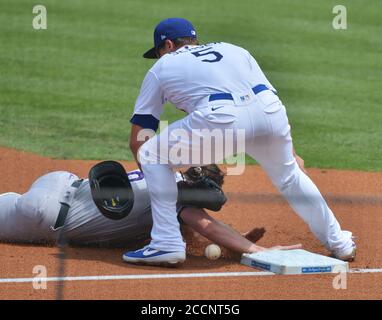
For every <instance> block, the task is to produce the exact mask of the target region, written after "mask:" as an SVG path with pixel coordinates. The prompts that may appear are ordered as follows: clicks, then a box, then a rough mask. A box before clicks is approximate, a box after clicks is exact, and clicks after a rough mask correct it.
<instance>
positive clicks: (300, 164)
mask: <svg viewBox="0 0 382 320" xmlns="http://www.w3.org/2000/svg"><path fill="white" fill-rule="evenodd" d="M294 157H295V158H296V161H297V164H298V166H299V167H300V169H301V170H302V171H303V172H304V173H305V174H308V172H307V171H306V169H305V161H304V159H303V158H301V157H300V156H299V155H298V154H295V155H294Z"/></svg>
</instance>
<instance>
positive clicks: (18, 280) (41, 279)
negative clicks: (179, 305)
mask: <svg viewBox="0 0 382 320" xmlns="http://www.w3.org/2000/svg"><path fill="white" fill-rule="evenodd" d="M349 273H382V268H380V269H350V270H349ZM274 275H276V274H274V273H273V272H259V271H254V272H249V271H247V272H205V273H161V274H128V275H108V276H76V277H37V276H36V277H34V278H0V283H30V282H32V283H33V282H58V281H107V280H146V279H179V278H214V277H215V278H216V277H258V276H274Z"/></svg>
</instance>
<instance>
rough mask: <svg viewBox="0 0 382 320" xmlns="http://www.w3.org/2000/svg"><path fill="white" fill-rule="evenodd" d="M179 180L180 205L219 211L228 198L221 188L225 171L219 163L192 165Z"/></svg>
mask: <svg viewBox="0 0 382 320" xmlns="http://www.w3.org/2000/svg"><path fill="white" fill-rule="evenodd" d="M182 175H183V181H180V182H178V205H180V206H183V207H185V206H190V207H198V208H205V209H209V210H212V211H219V210H220V209H221V207H222V206H223V205H224V204H225V203H226V201H227V198H226V197H225V195H224V192H223V190H222V188H221V186H222V185H223V182H224V173H223V171H221V170H220V169H219V167H218V166H217V165H208V166H202V167H191V168H189V169H188V170H187V171H186V172H184V173H182Z"/></svg>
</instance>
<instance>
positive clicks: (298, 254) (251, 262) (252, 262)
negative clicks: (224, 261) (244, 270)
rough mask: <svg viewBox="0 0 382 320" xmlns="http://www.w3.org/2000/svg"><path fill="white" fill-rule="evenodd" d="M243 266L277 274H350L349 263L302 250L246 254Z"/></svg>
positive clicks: (243, 256)
mask: <svg viewBox="0 0 382 320" xmlns="http://www.w3.org/2000/svg"><path fill="white" fill-rule="evenodd" d="M241 264H244V265H246V266H249V267H252V268H256V269H261V270H267V271H270V272H273V273H276V274H312V273H314V274H316V273H338V272H348V271H349V264H348V263H347V262H344V261H341V260H338V259H334V258H330V257H326V256H323V255H320V254H316V253H312V252H309V251H306V250H302V249H296V250H269V251H262V252H257V253H251V254H250V253H244V254H243V255H242V257H241Z"/></svg>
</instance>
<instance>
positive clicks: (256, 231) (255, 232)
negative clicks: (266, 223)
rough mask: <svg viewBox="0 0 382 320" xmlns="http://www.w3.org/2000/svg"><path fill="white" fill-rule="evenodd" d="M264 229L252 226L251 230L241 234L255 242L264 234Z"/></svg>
mask: <svg viewBox="0 0 382 320" xmlns="http://www.w3.org/2000/svg"><path fill="white" fill-rule="evenodd" d="M265 232H266V230H265V228H264V227H262V228H253V229H252V230H250V231H248V232H246V233H244V234H243V237H244V238H247V239H248V240H249V241H251V242H253V243H255V242H257V241H259V240H260V239H261V238H262V237H263V236H264V234H265Z"/></svg>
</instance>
